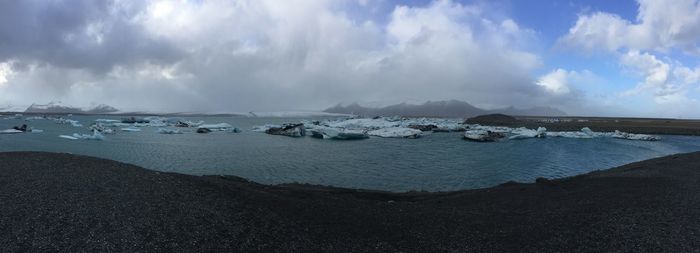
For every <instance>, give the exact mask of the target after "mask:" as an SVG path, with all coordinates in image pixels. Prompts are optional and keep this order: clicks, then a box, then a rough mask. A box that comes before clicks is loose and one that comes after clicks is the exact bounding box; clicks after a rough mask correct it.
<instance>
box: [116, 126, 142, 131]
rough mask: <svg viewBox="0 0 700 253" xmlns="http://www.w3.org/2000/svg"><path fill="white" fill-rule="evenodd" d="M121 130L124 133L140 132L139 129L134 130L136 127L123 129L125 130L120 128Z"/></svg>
mask: <svg viewBox="0 0 700 253" xmlns="http://www.w3.org/2000/svg"><path fill="white" fill-rule="evenodd" d="M121 130H122V131H124V132H141V129H140V128H136V127H125V128H122V129H121Z"/></svg>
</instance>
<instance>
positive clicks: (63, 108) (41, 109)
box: [24, 102, 119, 114]
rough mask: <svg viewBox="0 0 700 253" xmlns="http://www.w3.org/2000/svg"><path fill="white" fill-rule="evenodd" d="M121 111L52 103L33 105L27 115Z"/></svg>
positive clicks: (102, 106)
mask: <svg viewBox="0 0 700 253" xmlns="http://www.w3.org/2000/svg"><path fill="white" fill-rule="evenodd" d="M118 111H119V110H118V109H117V108H114V107H112V106H109V105H105V104H99V105H96V106H92V107H89V108H79V107H73V106H67V105H64V104H63V103H61V102H50V103H48V104H32V105H31V106H29V107H28V108H27V109H26V110H24V112H25V113H75V114H106V113H115V112H118Z"/></svg>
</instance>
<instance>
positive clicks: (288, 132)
mask: <svg viewBox="0 0 700 253" xmlns="http://www.w3.org/2000/svg"><path fill="white" fill-rule="evenodd" d="M265 133H266V134H271V135H284V136H289V137H302V136H305V135H306V128H305V127H304V124H302V123H299V124H284V125H282V126H281V127H272V128H268V129H267V130H265Z"/></svg>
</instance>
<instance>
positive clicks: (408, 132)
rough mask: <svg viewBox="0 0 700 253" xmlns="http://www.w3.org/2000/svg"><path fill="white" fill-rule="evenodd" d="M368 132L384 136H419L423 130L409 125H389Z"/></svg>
mask: <svg viewBox="0 0 700 253" xmlns="http://www.w3.org/2000/svg"><path fill="white" fill-rule="evenodd" d="M367 134H369V135H372V136H379V137H383V138H418V137H420V136H421V135H422V134H423V131H421V130H418V129H413V128H407V127H389V128H382V129H377V130H372V131H369V132H367Z"/></svg>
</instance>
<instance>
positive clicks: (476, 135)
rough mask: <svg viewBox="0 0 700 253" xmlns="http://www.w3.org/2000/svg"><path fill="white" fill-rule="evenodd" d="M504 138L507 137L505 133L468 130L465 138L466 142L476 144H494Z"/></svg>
mask: <svg viewBox="0 0 700 253" xmlns="http://www.w3.org/2000/svg"><path fill="white" fill-rule="evenodd" d="M503 137H505V134H504V133H500V132H494V131H490V130H484V129H477V130H467V131H465V132H464V136H463V138H464V139H465V140H468V141H476V142H493V141H497V140H499V139H502V138H503Z"/></svg>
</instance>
